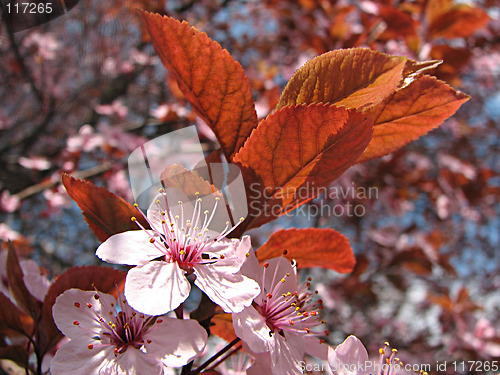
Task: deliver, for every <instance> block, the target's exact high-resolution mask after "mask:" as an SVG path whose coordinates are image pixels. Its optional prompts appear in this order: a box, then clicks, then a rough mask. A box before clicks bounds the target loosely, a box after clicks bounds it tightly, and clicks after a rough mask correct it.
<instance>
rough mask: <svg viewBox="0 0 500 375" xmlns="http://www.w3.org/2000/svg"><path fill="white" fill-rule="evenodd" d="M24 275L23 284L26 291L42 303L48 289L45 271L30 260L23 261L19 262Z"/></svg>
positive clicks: (48, 283) (48, 282)
mask: <svg viewBox="0 0 500 375" xmlns="http://www.w3.org/2000/svg"><path fill="white" fill-rule="evenodd" d="M19 263H20V265H21V268H22V270H23V274H24V278H23V280H24V283H25V284H26V288H28V291H29V292H30V293H31V294H32V295H33V296H34V297H35V298H36V299H37V300H39V301H43V299H44V298H45V296H46V295H47V292H48V291H49V288H50V281H49V279H48V278H47V271H46V272H43V270H42V269H41V268H40V266H39V265H38V264H36V263H35V262H34V261H33V260H31V259H23V260H21V261H20V262H19Z"/></svg>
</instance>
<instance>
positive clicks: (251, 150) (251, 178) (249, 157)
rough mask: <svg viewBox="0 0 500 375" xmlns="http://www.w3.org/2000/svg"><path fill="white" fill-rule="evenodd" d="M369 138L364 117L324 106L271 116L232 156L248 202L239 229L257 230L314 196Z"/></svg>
mask: <svg viewBox="0 0 500 375" xmlns="http://www.w3.org/2000/svg"><path fill="white" fill-rule="evenodd" d="M371 134H372V123H371V121H370V120H368V119H367V118H366V117H365V115H363V114H361V113H359V112H357V111H354V110H347V109H345V108H339V107H335V106H329V105H325V104H312V105H309V106H304V105H300V106H291V107H284V108H282V109H281V110H279V111H276V112H274V113H273V114H271V115H269V116H268V117H267V118H266V119H264V120H263V121H262V122H261V123H260V124H259V126H258V127H257V129H255V130H254V131H253V132H252V135H251V136H250V138H249V139H248V141H247V142H246V143H245V146H244V147H242V148H241V150H240V152H239V153H238V154H237V155H236V156H235V157H234V161H235V162H237V163H239V164H240V166H241V167H242V171H243V173H244V177H245V181H246V184H247V196H248V200H249V215H248V216H247V219H246V220H245V221H244V222H243V224H242V226H243V227H244V228H245V229H249V228H254V227H257V226H260V225H262V224H264V223H266V222H268V221H271V220H273V219H275V218H276V217H277V216H280V215H282V214H284V213H286V212H288V211H291V210H293V209H294V208H296V207H297V206H299V205H301V204H303V203H305V202H307V201H309V200H311V199H313V198H315V197H316V196H317V195H318V194H320V193H321V188H323V189H325V187H327V186H329V185H330V184H331V183H332V182H333V181H334V180H335V179H336V178H337V177H338V176H340V175H341V174H342V173H343V172H344V171H345V170H346V169H347V168H349V167H350V166H351V165H352V163H353V162H354V161H355V160H356V159H357V158H358V156H357V155H361V153H362V152H363V150H364V149H365V147H366V145H367V144H368V142H369V140H370V138H371ZM299 193H300V194H299ZM242 229H243V228H242Z"/></svg>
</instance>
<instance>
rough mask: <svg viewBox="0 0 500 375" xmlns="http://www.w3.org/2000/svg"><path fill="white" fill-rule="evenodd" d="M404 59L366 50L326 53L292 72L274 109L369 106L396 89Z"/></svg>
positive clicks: (364, 107) (362, 107)
mask: <svg viewBox="0 0 500 375" xmlns="http://www.w3.org/2000/svg"><path fill="white" fill-rule="evenodd" d="M405 62H406V59H405V58H404V57H399V56H389V55H386V54H383V53H380V52H376V51H372V50H370V49H367V48H353V49H341V50H336V51H330V52H327V53H325V54H323V55H321V56H318V57H316V58H314V59H312V60H310V61H308V62H307V63H306V64H305V65H304V66H303V67H302V68H300V69H299V70H297V72H295V74H294V76H293V77H292V78H291V79H290V81H289V82H288V84H287V85H286V87H285V89H284V90H283V93H282V94H281V98H280V101H279V103H278V105H277V107H276V109H280V108H282V107H284V106H290V105H294V104H311V103H329V104H336V105H337V106H344V107H346V108H353V109H366V108H370V107H373V106H375V105H377V104H378V103H380V102H381V101H382V100H384V99H385V98H386V97H387V96H388V95H390V94H392V92H393V91H394V90H395V89H396V87H397V86H398V85H399V82H400V81H401V73H402V71H403V67H404V66H405Z"/></svg>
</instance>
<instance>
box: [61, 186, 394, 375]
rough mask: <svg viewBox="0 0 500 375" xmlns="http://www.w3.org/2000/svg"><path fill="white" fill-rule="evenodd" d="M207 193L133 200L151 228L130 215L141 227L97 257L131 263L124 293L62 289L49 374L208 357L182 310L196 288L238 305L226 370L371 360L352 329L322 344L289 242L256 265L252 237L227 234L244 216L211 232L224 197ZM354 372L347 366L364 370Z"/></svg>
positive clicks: (318, 303)
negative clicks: (142, 205) (236, 357)
mask: <svg viewBox="0 0 500 375" xmlns="http://www.w3.org/2000/svg"><path fill="white" fill-rule="evenodd" d="M204 199H205V197H201V196H200V195H199V194H198V193H197V194H196V198H195V200H194V202H191V203H189V202H187V203H186V202H181V201H179V202H178V205H177V206H176V207H170V206H169V202H168V200H167V197H166V192H165V191H164V190H163V189H161V190H160V194H159V195H158V196H157V197H156V198H155V200H154V202H153V203H152V204H151V205H150V207H149V208H148V210H147V212H146V213H143V212H142V211H141V210H140V209H139V208H137V215H138V216H137V217H139V215H141V216H142V218H143V219H144V220H145V222H147V224H148V225H149V228H146V227H144V226H143V224H140V222H141V221H142V220H138V219H137V217H132V218H131V220H132V221H133V222H134V223H136V224H137V226H138V229H137V230H132V231H126V232H123V233H119V234H115V235H113V236H111V237H109V238H108V239H107V240H106V241H104V242H103V243H102V244H101V245H100V246H99V247H98V249H97V252H96V255H97V256H98V257H99V258H100V259H102V260H104V261H106V262H109V263H115V264H122V265H127V266H132V268H130V269H129V271H128V274H127V276H126V280H125V287H124V292H123V294H122V293H118V298H115V297H113V296H112V295H109V294H106V293H102V292H99V291H97V290H96V291H84V290H79V289H69V290H67V291H66V292H64V293H63V294H61V295H60V296H59V297H58V298H57V300H56V303H55V304H54V307H53V315H54V320H55V323H56V325H57V327H58V328H59V330H60V331H61V332H62V333H63V334H64V335H65V336H66V337H67V338H69V339H70V340H69V341H68V342H67V343H65V344H64V345H63V346H62V347H61V348H60V349H59V350H58V351H57V352H56V354H55V356H54V358H53V359H52V362H51V371H52V374H54V375H63V374H69V373H72V374H82V375H83V374H96V375H99V374H138V375H139V374H158V375H161V374H165V375H166V374H169V372H168V371H169V370H170V368H172V367H174V368H175V367H182V366H186V365H188V364H190V362H192V361H194V360H195V359H196V358H197V357H201V356H203V355H204V353H205V352H206V351H207V349H206V343H207V332H206V330H205V329H204V328H203V327H202V326H201V325H200V324H199V323H198V321H196V320H194V319H189V318H188V316H187V315H185V314H184V312H183V304H184V302H185V301H186V299H187V298H188V297H189V296H190V293H191V290H192V288H193V287H197V288H198V289H199V290H201V291H202V292H203V293H205V295H206V296H207V297H208V298H209V299H211V300H212V301H213V302H214V303H215V304H216V305H218V306H220V308H221V309H222V310H224V311H225V312H226V313H231V314H232V322H233V326H234V331H235V333H236V335H237V336H238V338H237V339H235V340H234V341H233V342H232V343H231V344H229V345H228V347H226V349H228V348H230V347H231V346H233V345H235V344H236V343H239V342H240V341H241V344H240V346H239V347H238V348H237V349H241V348H242V349H243V350H244V352H245V353H246V354H245V358H246V359H245V360H244V361H239V362H240V364H239V366H236V367H237V368H231V367H230V366H227V365H224V366H219V367H218V371H223V373H224V374H245V373H246V374H249V375H257V374H272V375H295V374H302V373H304V369H305V367H304V366H303V363H305V362H304V358H305V357H306V355H309V356H313V357H316V358H317V359H319V360H322V361H323V362H324V363H326V364H327V367H326V368H327V372H329V373H333V374H345V373H346V372H345V368H346V366H351V367H349V368H351V369H352V366H355V364H356V363H358V362H363V361H368V355H367V354H366V350H365V349H364V347H363V345H362V344H361V343H360V341H359V340H358V339H357V338H355V337H354V336H351V337H349V338H348V339H347V340H346V341H345V342H344V343H343V344H341V345H339V346H338V347H337V348H336V349H334V348H332V347H330V346H329V345H328V344H327V343H326V338H327V336H328V331H326V330H325V328H324V327H325V326H326V322H325V321H324V320H323V318H322V310H323V302H322V300H321V299H320V298H318V296H317V294H318V292H317V291H314V290H312V289H311V278H308V279H307V280H305V282H303V283H301V282H299V276H298V273H297V267H296V264H295V262H294V261H290V260H288V259H287V258H286V257H285V256H284V255H286V251H284V252H283V256H281V257H279V258H274V259H270V260H268V261H266V262H264V263H263V264H262V265H261V264H259V261H258V260H257V257H256V256H255V254H254V251H253V249H252V245H251V242H250V237H249V236H243V237H242V238H241V239H235V238H228V235H229V234H231V233H232V232H233V231H234V230H235V229H236V228H237V227H238V225H239V224H240V223H241V222H242V221H243V219H241V220H240V221H239V222H238V223H237V224H236V225H234V226H231V225H230V223H229V222H227V223H226V226H225V228H224V229H223V230H222V231H218V232H217V231H214V230H213V229H212V224H213V221H214V217H216V211H217V208H218V207H219V208H220V204H221V203H220V199H219V198H218V197H216V198H215V199H214V200H213V202H214V205H213V208H212V210H207V209H205V210H203V208H204V207H206V206H204V205H203V203H204V202H203V200H204ZM142 222H143V223H144V221H142ZM173 311H175V316H176V318H175V317H173V313H172V312H173ZM384 350H385V349H384ZM223 351H225V350H223ZM236 351H237V350H235V351H234V352H236ZM221 352H222V351H221ZM221 352H219V353H221ZM233 354H234V353H233ZM217 356H218V355H216V356H215V357H217ZM384 361H385V362H384ZM382 362H383V363H389V365H388V366H389V370H387V366H386V367H384V369H385V370H383V371H382V370H381V372H379V373H378V374H388V373H391V374H392V373H401V374H403V373H402V372H394V371H395V369H394V366H395V365H397V361H396V359H395V356H394V353H392V355H390V356H388V357H387V358H386V357H385V351H382V350H381V363H382ZM193 363H194V362H193ZM206 363H210V360H209V361H208V362H206ZM221 363H222V362H221ZM218 364H219V363H217V365H218ZM189 366H192V363H191V364H190V365H189ZM342 366H343V368H344V369H341V367H342ZM391 366H392V367H391ZM205 367H207V366H206V365H205V364H202V365H200V366H199V367H198V369H197V370H190V372H188V373H189V374H198V373H200V372H201V370H203V369H204V368H205ZM391 369H393V370H394V371H392V370H391ZM386 370H387V371H389V372H387V371H386ZM183 371H184V370H183ZM353 371H354V370H353ZM356 371H357V372H356ZM356 371H354V372H352V371H351V372H349V373H350V374H366V373H367V372H363V371H361V370H359V371H358V370H356ZM391 371H392V372H391ZM183 373H184V372H183Z"/></svg>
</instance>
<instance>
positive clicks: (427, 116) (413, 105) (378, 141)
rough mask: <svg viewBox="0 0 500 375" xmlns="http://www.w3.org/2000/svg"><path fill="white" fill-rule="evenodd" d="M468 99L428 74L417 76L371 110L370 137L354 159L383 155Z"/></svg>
mask: <svg viewBox="0 0 500 375" xmlns="http://www.w3.org/2000/svg"><path fill="white" fill-rule="evenodd" d="M467 100H469V96H468V95H466V94H464V93H462V92H460V91H456V90H454V89H453V88H451V87H450V86H448V85H447V84H446V83H444V82H442V81H439V80H437V79H436V78H434V77H431V76H427V75H424V76H421V77H419V78H417V79H416V80H414V81H413V82H412V83H411V84H410V85H408V86H406V87H405V88H403V89H401V90H398V91H396V93H394V94H393V95H392V96H391V97H389V98H387V99H386V100H385V101H384V102H383V103H381V104H380V105H378V106H377V107H376V108H374V109H373V111H371V114H372V115H373V122H374V124H375V125H374V130H373V138H372V140H371V142H370V144H369V145H368V147H367V148H366V150H365V151H364V152H363V155H361V157H360V158H359V160H358V162H363V161H366V160H369V159H373V158H377V157H380V156H383V155H387V154H389V153H391V152H393V151H395V150H397V149H399V148H401V147H403V146H404V145H406V144H407V143H409V142H411V141H414V140H416V139H418V138H419V137H421V136H422V135H424V134H425V133H427V132H428V131H430V130H432V129H434V128H436V127H437V126H439V125H440V124H441V123H442V122H443V121H444V120H446V119H447V118H448V117H450V116H451V115H453V114H454V113H455V112H456V111H457V109H458V108H459V107H460V106H461V105H462V104H463V103H465V102H466V101H467Z"/></svg>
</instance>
